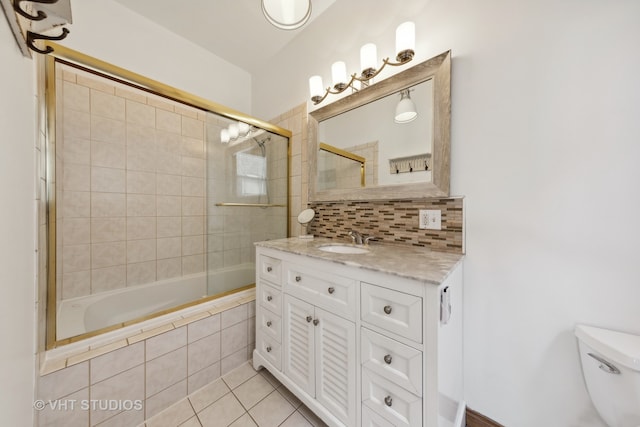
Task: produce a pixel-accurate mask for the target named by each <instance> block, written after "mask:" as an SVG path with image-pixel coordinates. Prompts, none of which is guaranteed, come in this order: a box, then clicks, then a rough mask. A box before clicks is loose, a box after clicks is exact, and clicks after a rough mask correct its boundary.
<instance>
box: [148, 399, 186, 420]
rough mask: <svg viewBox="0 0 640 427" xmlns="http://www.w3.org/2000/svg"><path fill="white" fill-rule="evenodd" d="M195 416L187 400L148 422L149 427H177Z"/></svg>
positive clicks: (172, 406)
mask: <svg viewBox="0 0 640 427" xmlns="http://www.w3.org/2000/svg"><path fill="white" fill-rule="evenodd" d="M195 414H196V413H195V412H194V410H193V408H192V407H191V403H189V400H188V399H186V398H185V399H182V400H180V401H179V402H177V403H175V404H173V405H171V406H169V407H168V408H167V409H165V410H164V411H162V412H160V413H158V414H157V415H155V416H153V417H152V418H150V419H149V420H147V427H176V426H177V425H180V423H183V422H185V421H186V420H188V419H190V418H192V417H193V416H195Z"/></svg>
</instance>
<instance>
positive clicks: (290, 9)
mask: <svg viewBox="0 0 640 427" xmlns="http://www.w3.org/2000/svg"><path fill="white" fill-rule="evenodd" d="M262 13H263V14H264V17H265V18H267V21H269V22H270V23H271V24H272V25H273V26H275V27H277V28H280V29H281V30H295V29H298V28H300V27H302V26H303V25H304V24H306V23H307V21H308V20H309V17H310V16H311V0H262Z"/></svg>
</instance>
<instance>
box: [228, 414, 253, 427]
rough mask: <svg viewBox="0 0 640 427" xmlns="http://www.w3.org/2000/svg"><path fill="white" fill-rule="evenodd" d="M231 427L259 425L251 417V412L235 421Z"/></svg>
mask: <svg viewBox="0 0 640 427" xmlns="http://www.w3.org/2000/svg"><path fill="white" fill-rule="evenodd" d="M229 427H258V425H257V424H256V423H255V422H254V421H253V419H251V416H250V415H249V414H244V415H243V416H241V417H240V418H238V419H237V420H235V421H234V422H233V424H231V425H230V426H229Z"/></svg>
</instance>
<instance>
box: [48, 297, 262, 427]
mask: <svg viewBox="0 0 640 427" xmlns="http://www.w3.org/2000/svg"><path fill="white" fill-rule="evenodd" d="M254 325H255V301H252V302H248V303H245V304H241V305H239V306H237V307H234V308H231V309H228V310H226V311H223V312H221V313H218V314H215V315H213V316H209V317H206V318H204V319H202V320H197V321H195V322H192V323H189V324H187V325H184V326H181V327H178V328H176V329H172V330H170V331H168V332H165V333H162V334H160V335H156V336H153V337H151V338H147V339H145V340H142V341H139V342H136V343H132V344H130V345H128V346H126V347H122V348H120V349H118V350H115V351H112V352H109V353H106V354H103V355H100V356H97V357H94V358H92V359H90V360H86V361H82V362H80V363H77V364H75V365H72V366H69V367H67V368H64V369H61V370H59V371H56V372H53V373H50V374H48V375H44V376H41V377H40V378H39V384H38V399H40V400H42V401H43V402H45V403H46V406H45V407H44V409H42V410H40V411H37V414H36V416H37V418H38V423H37V425H38V426H42V427H44V426H47V427H58V426H64V427H88V426H96V425H99V426H101V427H105V426H116V425H127V426H134V425H138V424H140V423H142V422H143V421H144V420H145V419H147V418H150V417H152V416H153V415H155V414H157V413H158V412H160V411H162V410H163V409H165V408H167V407H168V406H170V405H172V404H174V403H176V402H178V401H179V400H180V399H183V398H184V397H186V396H187V394H190V393H193V392H194V391H196V390H198V389H200V388H202V387H204V386H205V385H207V384H209V383H211V382H212V381H214V380H215V379H216V378H218V377H220V376H221V375H224V374H225V373H227V372H229V371H230V370H232V369H234V368H236V367H238V366H240V365H241V364H242V363H244V362H246V361H247V360H249V358H250V357H251V352H252V351H253V348H254V347H255V329H254ZM136 401H139V402H140V403H139V407H140V409H137V408H138V406H132V405H137V403H135V402H136ZM109 405H111V406H109Z"/></svg>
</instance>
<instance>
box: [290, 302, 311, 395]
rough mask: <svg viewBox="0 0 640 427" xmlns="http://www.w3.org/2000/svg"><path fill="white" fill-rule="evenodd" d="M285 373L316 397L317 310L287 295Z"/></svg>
mask: <svg viewBox="0 0 640 427" xmlns="http://www.w3.org/2000/svg"><path fill="white" fill-rule="evenodd" d="M284 304H285V309H284V348H283V354H284V369H283V371H284V374H285V375H286V376H288V377H289V378H290V379H291V380H292V381H293V382H295V383H296V384H297V385H298V386H299V387H300V388H302V389H303V390H304V391H305V392H307V393H308V394H309V395H311V396H315V370H314V369H315V355H314V351H313V350H314V328H315V327H314V325H313V319H315V317H314V314H315V313H314V307H313V305H311V304H309V303H306V302H304V301H301V300H299V299H297V298H295V297H292V296H291V295H286V294H285V296H284Z"/></svg>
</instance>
